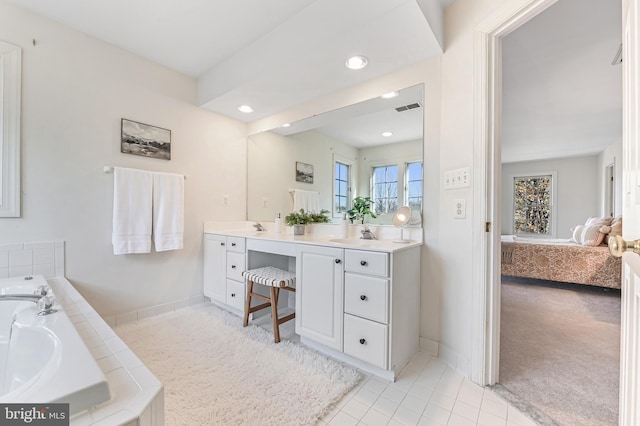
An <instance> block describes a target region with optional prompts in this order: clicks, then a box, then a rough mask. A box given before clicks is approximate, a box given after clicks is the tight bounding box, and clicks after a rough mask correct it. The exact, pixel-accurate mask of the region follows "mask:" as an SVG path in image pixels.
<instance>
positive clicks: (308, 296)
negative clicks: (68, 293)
mask: <svg viewBox="0 0 640 426" xmlns="http://www.w3.org/2000/svg"><path fill="white" fill-rule="evenodd" d="M296 282H297V284H296V333H297V334H299V335H300V336H302V337H306V338H308V339H310V340H313V341H314V342H317V343H320V344H322V345H324V346H326V347H329V348H331V349H335V350H336V351H342V331H343V319H344V318H343V309H342V304H343V297H344V290H343V283H344V249H339V248H334V247H325V246H315V245H308V244H298V245H297V247H296Z"/></svg>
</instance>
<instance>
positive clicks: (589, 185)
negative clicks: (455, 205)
mask: <svg viewBox="0 0 640 426" xmlns="http://www.w3.org/2000/svg"><path fill="white" fill-rule="evenodd" d="M538 172H545V173H546V172H555V180H556V182H555V190H556V193H555V196H554V199H555V201H556V204H555V208H554V210H553V212H554V213H555V219H554V220H553V223H554V225H555V227H556V229H555V234H554V235H552V237H554V238H571V235H572V233H571V228H572V227H573V226H576V225H583V224H584V223H585V221H586V220H587V218H589V217H591V216H600V215H601V210H602V208H601V204H600V200H601V199H600V197H599V188H600V186H601V181H600V180H599V176H600V175H601V173H599V169H598V156H596V155H591V156H586V157H572V158H560V159H554V160H540V161H524V162H518V163H505V164H503V165H502V234H503V235H506V234H512V233H513V220H512V219H513V178H514V176H526V175H527V174H529V173H538Z"/></svg>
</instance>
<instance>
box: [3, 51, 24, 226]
mask: <svg viewBox="0 0 640 426" xmlns="http://www.w3.org/2000/svg"><path fill="white" fill-rule="evenodd" d="M0 78H1V79H2V90H0V95H1V96H2V110H0V119H1V120H2V129H3V131H2V134H0V161H1V171H2V173H1V174H0V217H20V108H21V92H22V81H21V78H22V49H21V48H20V47H18V46H14V45H12V44H10V43H6V42H3V41H0Z"/></svg>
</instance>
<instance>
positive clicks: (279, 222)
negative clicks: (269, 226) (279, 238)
mask: <svg viewBox="0 0 640 426" xmlns="http://www.w3.org/2000/svg"><path fill="white" fill-rule="evenodd" d="M275 222H276V226H275V228H276V230H275V231H276V234H280V233H281V232H282V217H280V213H278V217H276V220H275Z"/></svg>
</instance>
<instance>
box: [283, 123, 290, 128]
mask: <svg viewBox="0 0 640 426" xmlns="http://www.w3.org/2000/svg"><path fill="white" fill-rule="evenodd" d="M282 127H291V123H284V124H283V125H282Z"/></svg>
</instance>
